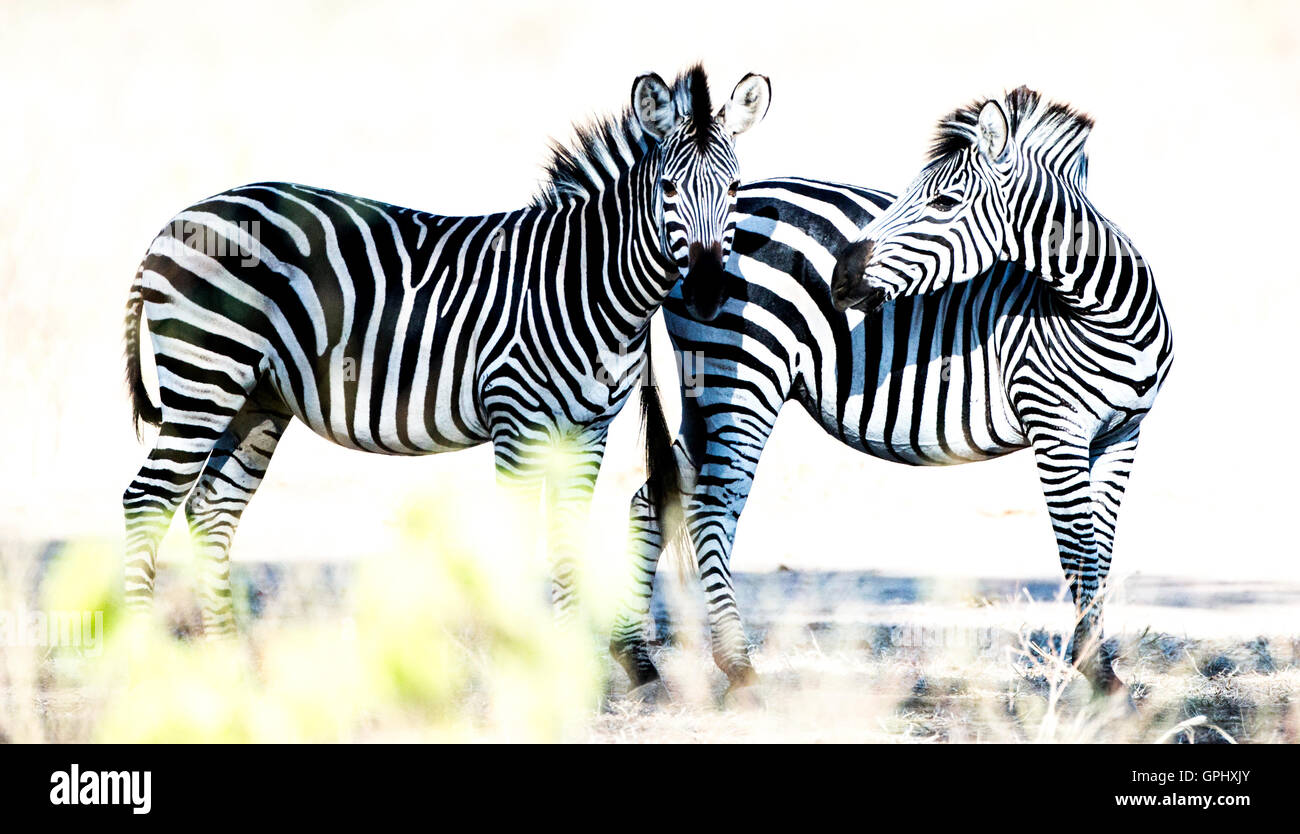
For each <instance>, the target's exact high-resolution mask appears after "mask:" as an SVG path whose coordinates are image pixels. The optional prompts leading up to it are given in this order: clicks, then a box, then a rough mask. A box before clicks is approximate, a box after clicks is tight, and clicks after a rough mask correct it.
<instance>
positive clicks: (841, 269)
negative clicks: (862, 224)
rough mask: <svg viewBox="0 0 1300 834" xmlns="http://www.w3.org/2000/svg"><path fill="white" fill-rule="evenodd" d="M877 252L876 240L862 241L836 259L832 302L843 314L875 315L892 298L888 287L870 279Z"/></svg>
mask: <svg viewBox="0 0 1300 834" xmlns="http://www.w3.org/2000/svg"><path fill="white" fill-rule="evenodd" d="M875 249H876V242H875V241H874V240H861V241H858V242H857V243H854V244H851V245H850V246H848V247H847V248H845V249H844V251H843V252H841V253H840V256H839V258H837V259H836V261H835V271H834V272H833V273H832V274H831V301H832V302H833V303H834V304H835V309H836V310H839V311H840V312H841V313H843V312H844V311H845V310H849V309H854V310H861V311H862V312H863V313H866V314H867V315H872V314H873V313H875V312H877V311H879V310H880V308H881V307H883V306H884V305H885V302H887V301H889V300H890V299H891V298H892V295H891V294H890V292H889V288H888V287H885V286H882V285H880V284H878V283H877V282H875V281H873V280H871V279H870V278H868V277H867V274H866V273H867V265H868V264H870V263H871V256H872V254H873V253H874V252H875Z"/></svg>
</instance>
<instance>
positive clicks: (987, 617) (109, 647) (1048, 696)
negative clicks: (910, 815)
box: [0, 522, 1300, 743]
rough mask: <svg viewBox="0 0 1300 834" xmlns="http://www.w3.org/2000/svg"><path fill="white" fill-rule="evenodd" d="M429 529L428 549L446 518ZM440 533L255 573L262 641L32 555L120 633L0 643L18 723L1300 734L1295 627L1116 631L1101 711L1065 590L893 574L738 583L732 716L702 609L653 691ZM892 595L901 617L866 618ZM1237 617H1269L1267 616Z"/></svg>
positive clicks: (101, 556) (246, 595)
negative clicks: (984, 588)
mask: <svg viewBox="0 0 1300 834" xmlns="http://www.w3.org/2000/svg"><path fill="white" fill-rule="evenodd" d="M413 526H414V527H415V528H418V529H416V530H415V532H414V533H413V534H412V535H414V536H416V538H417V539H418V538H419V537H420V536H421V535H424V534H427V532H428V529H429V525H428V524H427V523H425V522H417V523H414V525H413ZM438 529H439V533H438V534H437V535H436V536H435V537H434V540H435V541H436V542H438V543H439V544H433V545H431V544H430V543H429V542H428V541H424V542H423V543H422V544H421V545H420V546H418V547H416V546H412V547H410V548H408V551H409V552H408V553H407V554H405V555H403V554H398V555H396V556H392V557H386V558H384V559H377V560H373V561H372V562H371V563H365V564H361V565H355V566H348V565H332V566H319V565H317V566H312V565H297V566H288V567H284V568H277V567H275V566H267V565H263V566H250V565H241V566H238V570H237V571H236V587H237V589H239V592H238V596H239V598H240V599H241V600H243V601H244V602H243V603H242V607H241V611H240V617H241V621H242V623H243V632H242V636H241V638H240V639H239V640H238V641H237V642H234V643H230V644H219V645H217V646H211V645H209V644H207V643H205V642H204V641H202V640H200V639H197V638H196V635H197V630H198V629H197V617H196V615H195V614H194V603H193V600H194V598H193V594H192V591H191V590H190V588H191V585H190V580H191V577H190V576H188V575H187V571H186V570H185V567H186V563H185V562H184V561H183V560H181V561H179V562H174V563H172V565H171V567H170V569H169V570H168V571H167V572H165V573H164V574H163V575H162V577H161V579H160V584H159V603H158V607H159V612H160V614H161V615H162V616H161V619H162V620H164V621H165V622H166V624H167V628H168V630H169V633H167V634H162V633H148V632H139V631H136V630H133V629H131V628H128V627H127V626H126V625H124V623H125V622H126V620H124V619H123V618H122V617H121V616H120V611H119V610H118V609H117V608H116V607H115V605H116V603H115V602H114V601H113V594H114V590H113V584H114V581H115V575H114V565H113V559H114V558H115V557H114V555H113V552H112V549H111V548H107V547H95V546H81V547H74V548H69V549H64V550H62V551H58V552H55V551H49V552H45V553H42V552H39V551H32V550H28V551H26V552H24V553H19V552H17V551H15V550H14V549H13V548H9V549H8V550H7V551H6V552H5V554H4V556H5V558H4V559H3V560H0V564H2V565H3V567H4V573H3V580H4V582H3V585H2V586H0V587H3V590H4V595H5V596H4V603H5V608H6V610H7V611H14V610H24V609H35V608H39V607H41V606H44V607H45V608H46V609H49V610H55V609H71V608H81V609H84V610H105V612H106V617H107V623H108V624H107V626H106V634H107V638H106V640H105V643H104V648H105V651H104V652H103V654H102V655H100V656H97V657H85V656H83V654H82V653H81V652H78V651H73V650H66V649H54V650H50V649H46V648H42V647H32V646H29V647H23V646H15V645H12V642H13V641H12V640H10V641H9V642H10V645H9V646H7V647H0V706H2V707H3V708H2V709H0V716H2V717H0V721H3V724H2V725H0V732H2V733H3V736H4V738H5V739H7V740H12V741H53V742H69V741H102V740H137V741H139V740H148V741H156V740H189V741H212V740H224V741H271V740H277V741H278V740H288V741H369V740H422V741H482V740H490V741H515V740H530V741H591V742H686V743H690V742H925V743H965V742H974V743H982V742H1016V743H1019V742H1084V743H1094V742H1171V741H1172V742H1197V743H1217V742H1225V741H1233V742H1257V743H1259V742H1262V743H1275V742H1296V741H1300V707H1297V704H1296V693H1297V691H1300V690H1298V687H1300V640H1298V639H1296V638H1295V637H1288V636H1282V635H1264V636H1256V637H1253V638H1249V639H1243V638H1238V637H1231V636H1228V635H1208V636H1207V635H1199V636H1198V635H1195V634H1181V635H1180V634H1173V633H1170V632H1167V631H1153V630H1133V629H1131V628H1129V627H1128V626H1127V625H1126V627H1125V628H1124V629H1121V630H1120V631H1119V633H1118V634H1117V635H1116V636H1115V637H1114V638H1112V639H1113V641H1114V643H1115V649H1116V652H1117V654H1116V657H1117V661H1116V662H1117V668H1118V670H1119V672H1120V674H1121V676H1122V677H1123V678H1124V679H1125V681H1126V682H1127V683H1128V695H1129V697H1128V698H1123V697H1121V698H1113V699H1096V698H1094V697H1093V695H1092V693H1091V690H1090V688H1089V687H1088V685H1087V684H1086V682H1084V681H1083V680H1082V679H1081V678H1080V677H1079V676H1078V675H1077V674H1076V673H1074V672H1073V671H1072V670H1071V669H1070V668H1069V667H1068V666H1067V665H1066V664H1065V663H1063V662H1062V660H1061V652H1062V651H1063V649H1062V638H1061V634H1060V633H1059V631H1060V629H1058V630H1053V629H1052V628H1051V627H1050V626H1053V625H1055V626H1061V625H1065V624H1067V620H1068V606H1067V605H1065V604H1064V603H1063V602H1061V601H1059V600H1047V601H1041V602H1040V601H1035V600H1033V599H1031V598H1030V597H1029V595H1028V594H1027V593H1024V592H1022V593H1013V594H1006V593H1003V594H1001V595H999V594H998V593H992V594H990V593H985V592H974V593H972V592H969V591H957V592H954V591H953V589H952V583H951V582H949V583H942V582H917V583H913V584H912V586H913V587H914V588H915V589H916V593H915V594H914V596H913V597H910V598H905V599H903V600H902V602H901V603H900V602H899V601H898V599H896V597H898V596H899V593H898V586H899V582H900V580H898V579H897V578H888V577H873V576H870V575H861V576H856V577H848V578H847V579H846V577H845V576H844V575H838V576H837V577H836V578H835V580H834V581H831V582H828V581H825V579H824V578H820V579H819V578H818V577H816V576H810V575H800V574H793V573H787V574H777V575H766V576H748V577H745V576H742V577H740V583H739V585H740V590H741V595H742V606H745V610H746V611H749V612H751V613H752V615H753V616H752V619H751V622H750V623H749V630H750V633H751V635H752V636H753V639H754V641H755V645H754V647H753V659H754V663H755V666H756V668H757V670H758V672H759V674H760V676H761V678H762V681H763V683H762V686H761V690H760V693H761V700H762V705H761V706H753V705H751V706H749V707H740V706H735V705H730V706H728V705H724V704H723V690H724V689H725V684H726V681H725V679H724V678H723V676H722V675H721V673H720V672H718V671H717V670H716V669H715V668H714V666H713V662H712V659H711V658H710V656H709V652H708V650H707V642H706V641H705V640H704V639H703V634H704V632H703V630H702V625H701V624H700V623H699V622H698V609H693V608H691V606H690V605H687V606H685V607H684V608H683V609H682V610H680V611H678V612H676V613H677V617H678V618H679V621H681V622H684V623H686V624H687V625H686V626H685V627H683V628H681V629H679V630H678V631H677V632H676V635H675V637H674V638H673V639H671V640H669V641H668V642H667V645H661V646H659V647H658V648H657V649H656V652H657V659H658V662H659V664H660V667H661V669H662V670H663V672H664V676H665V683H666V687H667V691H668V693H670V695H671V700H668V699H662V700H661V702H660V703H658V704H653V705H651V704H645V703H641V702H636V701H632V700H629V699H628V698H627V697H625V688H626V680H625V678H624V677H623V675H622V673H621V672H619V671H616V670H614V669H611V666H610V663H609V661H608V659H607V658H606V657H605V656H604V655H603V652H602V651H601V649H600V644H601V641H600V640H599V639H592V640H586V639H584V638H576V639H575V635H573V634H561V633H559V632H557V631H556V630H555V629H554V628H552V627H551V625H550V621H549V614H548V612H547V607H546V603H545V593H544V587H545V585H544V582H543V581H542V579H541V576H540V575H537V574H532V575H529V576H528V578H526V579H523V580H522V581H518V582H509V581H503V576H506V575H509V574H510V571H511V570H513V568H512V567H511V566H510V565H507V564H503V563H499V562H495V561H494V560H493V559H491V558H489V559H487V560H486V561H485V560H484V559H483V558H482V554H480V553H476V552H474V551H473V549H472V548H467V547H465V546H464V545H463V543H461V542H460V540H458V539H457V538H456V536H455V533H454V527H447V526H443V527H439V528H438ZM420 530H424V533H421V532H420ZM415 543H416V542H415V541H413V542H412V544H413V545H414V544H415ZM410 553H418V554H420V555H419V556H414V557H413V556H411V555H410ZM516 567H517V565H516ZM878 587H884V588H885V591H884V592H882V593H883V595H884V596H887V597H889V598H891V599H893V603H891V604H890V605H889V606H885V607H879V606H877V607H873V606H872V605H870V604H864V602H863V597H868V598H870V597H871V595H872V593H873V590H872V589H873V588H878ZM846 589H848V590H849V591H852V592H853V594H854V597H853V598H849V597H846V596H845V594H846V593H848V591H846ZM945 589H946V590H945ZM1160 593H1161V594H1164V595H1168V593H1169V590H1168V587H1167V585H1161V591H1160ZM669 596H671V595H669ZM1137 596H1139V597H1140V596H1141V594H1140V593H1139V594H1138V595H1137ZM868 601H870V600H868ZM1238 601H1240V600H1238ZM1183 602H1184V603H1185V602H1186V599H1183ZM1206 604H1207V605H1210V604H1212V602H1207V603H1206ZM1142 610H1145V609H1142ZM1239 610H1240V611H1242V612H1244V613H1243V614H1241V615H1240V617H1241V624H1242V626H1243V627H1248V623H1249V611H1250V609H1249V607H1245V608H1241V609H1239ZM1124 611H1125V607H1124V605H1123V604H1122V603H1121V604H1118V605H1117V606H1115V608H1114V610H1113V611H1112V613H1113V614H1117V615H1118V614H1123V613H1124ZM660 616H661V617H662V616H663V612H662V611H661V612H660ZM1121 619H1122V617H1121ZM1130 625H1131V624H1130ZM661 626H662V623H661ZM593 634H595V635H596V636H597V637H598V635H599V627H597V628H594V629H593Z"/></svg>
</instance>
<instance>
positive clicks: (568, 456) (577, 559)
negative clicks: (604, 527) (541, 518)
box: [546, 431, 606, 625]
mask: <svg viewBox="0 0 1300 834" xmlns="http://www.w3.org/2000/svg"><path fill="white" fill-rule="evenodd" d="M605 437H606V435H605V432H604V431H600V432H598V433H595V434H593V435H592V436H591V437H587V438H584V439H582V440H581V441H577V442H569V441H565V442H562V444H561V448H559V449H557V451H556V454H555V457H554V458H553V460H552V462H551V465H550V466H549V471H548V472H547V475H546V551H547V558H548V561H549V565H550V572H551V604H552V606H554V610H555V617H556V620H557V622H559V623H561V624H565V625H568V624H572V623H574V622H576V621H577V619H578V615H579V605H578V579H579V577H578V573H579V570H580V568H581V562H582V559H581V557H582V547H583V542H584V541H585V537H586V532H587V527H588V520H589V516H590V509H591V497H592V494H593V493H594V492H595V491H596V477H597V476H598V475H599V474H600V463H601V461H602V460H603V459H604V456H605Z"/></svg>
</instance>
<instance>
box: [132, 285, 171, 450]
mask: <svg viewBox="0 0 1300 834" xmlns="http://www.w3.org/2000/svg"><path fill="white" fill-rule="evenodd" d="M143 275H144V264H143V263H142V264H140V268H139V269H137V270H136V271H135V281H133V282H132V283H131V295H130V297H129V298H128V299H127V301H126V386H127V388H128V390H130V392H131V421H132V424H133V425H134V426H135V436H136V439H137V440H138V439H139V438H140V421H141V420H143V421H145V422H146V423H148V424H149V425H151V426H156V425H158V424H159V423H161V422H162V409H161V408H160V407H158V406H156V405H154V404H153V402H152V401H151V400H150V399H149V389H147V388H145V385H144V376H143V374H141V372H140V317H141V316H142V315H143V312H144V290H143V288H142V287H141V286H140V279H141V277H142V276H143Z"/></svg>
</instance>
